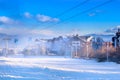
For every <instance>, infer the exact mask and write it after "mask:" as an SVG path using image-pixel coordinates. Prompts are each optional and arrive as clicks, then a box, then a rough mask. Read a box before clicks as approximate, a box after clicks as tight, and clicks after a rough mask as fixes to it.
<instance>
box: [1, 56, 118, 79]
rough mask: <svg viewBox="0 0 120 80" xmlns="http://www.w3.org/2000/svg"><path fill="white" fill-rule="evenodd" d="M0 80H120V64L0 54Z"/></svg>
mask: <svg viewBox="0 0 120 80" xmlns="http://www.w3.org/2000/svg"><path fill="white" fill-rule="evenodd" d="M0 80H120V64H116V63H112V62H103V63H98V62H96V61H95V60H83V59H71V58H64V57H45V56H44V57H26V58H15V57H14V58H12V57H8V58H5V57H0Z"/></svg>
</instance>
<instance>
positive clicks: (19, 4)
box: [0, 0, 120, 36]
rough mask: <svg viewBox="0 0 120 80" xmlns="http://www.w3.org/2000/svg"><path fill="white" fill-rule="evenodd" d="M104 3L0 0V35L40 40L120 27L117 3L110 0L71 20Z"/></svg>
mask: <svg viewBox="0 0 120 80" xmlns="http://www.w3.org/2000/svg"><path fill="white" fill-rule="evenodd" d="M84 1H86V3H84V4H81V5H80V6H78V7H76V8H74V9H71V10H68V9H70V8H73V7H74V6H76V5H78V4H80V3H82V2H84ZM106 1H109V0H0V33H7V34H38V35H42V36H44V35H45V36H46V35H50V36H55V35H60V34H61V35H62V34H63V35H65V34H71V33H75V32H76V33H79V34H81V35H83V34H88V33H100V32H103V31H105V30H106V29H109V28H112V27H117V26H119V25H120V5H119V4H120V0H110V1H111V2H110V3H108V4H105V5H104V6H101V7H98V8H95V9H92V10H89V11H87V12H85V13H82V14H79V15H77V16H75V17H73V18H70V17H71V16H74V15H76V14H78V13H81V12H83V11H86V10H88V9H91V8H93V7H95V6H97V5H100V4H102V3H104V2H106ZM66 10H68V11H66ZM64 11H66V12H65V13H64V14H62V15H59V14H61V13H62V12H64ZM57 15H58V16H57ZM68 18H70V19H68Z"/></svg>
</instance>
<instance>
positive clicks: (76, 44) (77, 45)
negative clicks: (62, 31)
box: [71, 41, 80, 57]
mask: <svg viewBox="0 0 120 80" xmlns="http://www.w3.org/2000/svg"><path fill="white" fill-rule="evenodd" d="M79 46H80V41H72V47H75V57H78V47H79ZM71 52H72V51H71ZM72 54H73V53H71V55H72Z"/></svg>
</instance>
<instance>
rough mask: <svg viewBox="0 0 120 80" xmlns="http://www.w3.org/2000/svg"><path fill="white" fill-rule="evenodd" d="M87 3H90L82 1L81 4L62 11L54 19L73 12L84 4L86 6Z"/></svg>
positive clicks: (86, 0)
mask: <svg viewBox="0 0 120 80" xmlns="http://www.w3.org/2000/svg"><path fill="white" fill-rule="evenodd" d="M88 1H90V0H85V1H83V2H81V3H79V4H77V5H76V6H74V7H71V8H69V9H67V10H65V11H63V12H62V13H60V14H58V15H56V16H55V17H60V16H62V15H64V14H66V13H68V12H70V11H72V10H74V9H75V8H77V7H80V6H82V5H84V4H86V3H87V2H88Z"/></svg>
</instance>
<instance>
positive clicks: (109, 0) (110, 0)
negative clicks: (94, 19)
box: [43, 0, 113, 29]
mask: <svg viewBox="0 0 120 80" xmlns="http://www.w3.org/2000/svg"><path fill="white" fill-rule="evenodd" d="M112 1H113V0H108V1H106V2H104V3H102V4H99V5H96V6H94V7H92V8H89V9H87V10H84V11H82V12H80V13H77V14H75V15H73V16H71V17H68V18H66V19H65V20H64V21H62V22H59V23H56V24H53V25H51V26H47V27H44V28H43V29H46V28H50V27H53V26H55V25H58V24H61V23H64V22H65V21H67V20H70V19H72V18H74V17H76V16H79V15H81V14H84V13H87V12H89V11H91V10H93V9H96V8H99V7H102V6H104V5H106V4H108V3H110V2H112Z"/></svg>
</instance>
